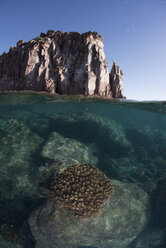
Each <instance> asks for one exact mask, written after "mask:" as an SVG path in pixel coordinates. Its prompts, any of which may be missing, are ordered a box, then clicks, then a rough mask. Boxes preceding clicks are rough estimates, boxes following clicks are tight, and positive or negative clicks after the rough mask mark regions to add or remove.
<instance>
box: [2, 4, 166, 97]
mask: <svg viewBox="0 0 166 248" xmlns="http://www.w3.org/2000/svg"><path fill="white" fill-rule="evenodd" d="M49 29H54V30H55V31H56V30H61V31H64V32H69V31H78V32H80V33H83V32H87V31H89V30H90V31H97V32H98V33H99V34H101V35H102V36H103V38H104V46H105V53H106V57H107V61H108V63H109V69H110V68H111V66H112V62H113V60H115V61H116V63H117V64H118V65H119V66H120V68H121V69H122V70H123V73H124V81H123V86H124V91H125V95H126V96H127V98H129V99H135V100H166V0H28V1H25V0H0V36H1V38H0V54H1V53H2V52H4V51H5V52H7V51H8V50H9V47H10V46H15V45H16V43H17V41H18V40H21V39H23V40H25V41H28V40H30V39H32V38H34V37H37V36H38V35H39V34H40V33H41V32H46V31H47V30H49Z"/></svg>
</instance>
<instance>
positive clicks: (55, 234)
mask: <svg viewBox="0 0 166 248" xmlns="http://www.w3.org/2000/svg"><path fill="white" fill-rule="evenodd" d="M111 183H112V184H113V186H114V194H113V195H111V196H110V198H109V200H108V202H107V203H106V204H105V205H104V207H103V208H102V210H101V212H100V214H99V215H98V216H96V217H90V218H86V219H79V218H77V217H76V216H74V215H72V214H70V212H69V211H68V210H66V209H63V208H60V207H58V205H57V204H56V203H55V201H51V200H48V201H47V202H45V203H44V204H43V205H41V206H40V207H39V208H38V209H36V210H35V211H34V212H33V213H32V214H31V216H30V218H29V224H30V227H31V230H32V234H33V236H34V238H35V240H36V248H45V247H47V248H62V247H63V248H77V247H79V246H92V247H96V248H103V247H105V248H110V247H111V248H126V247H127V246H128V245H129V244H130V243H131V242H132V241H133V240H134V239H135V238H136V236H137V235H138V234H139V233H140V232H141V231H142V230H143V229H144V228H145V226H146V225H147V223H148V221H149V218H150V204H149V197H148V195H147V194H146V193H145V192H144V191H143V190H142V189H141V188H139V187H137V186H135V185H134V184H129V183H123V182H120V181H116V180H111Z"/></svg>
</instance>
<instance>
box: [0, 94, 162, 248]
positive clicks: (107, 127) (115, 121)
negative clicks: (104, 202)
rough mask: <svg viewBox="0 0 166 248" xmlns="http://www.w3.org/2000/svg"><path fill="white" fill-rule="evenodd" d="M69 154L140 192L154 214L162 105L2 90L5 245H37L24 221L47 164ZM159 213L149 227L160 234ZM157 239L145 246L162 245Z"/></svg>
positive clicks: (0, 217) (0, 176) (38, 200)
mask: <svg viewBox="0 0 166 248" xmlns="http://www.w3.org/2000/svg"><path fill="white" fill-rule="evenodd" d="M73 140H74V141H73ZM69 158H70V161H69V162H68V159H69ZM74 159H75V161H78V163H79V162H80V163H81V162H82V163H85V162H86V163H90V164H92V165H94V166H96V167H97V168H99V169H100V170H101V171H103V172H104V173H105V174H106V175H107V176H108V177H109V178H110V179H116V180H119V181H123V182H130V183H134V184H135V185H138V186H139V187H141V188H142V189H144V190H145V191H146V192H147V194H148V195H149V197H150V199H151V202H152V212H153V208H155V206H153V205H155V204H154V202H155V192H156V188H157V185H158V183H159V182H160V181H161V180H163V179H164V178H165V177H166V103H165V102H147V103H143V102H127V101H108V100H101V99H97V98H96V99H92V98H89V99H86V98H77V97H74V98H70V97H56V96H50V95H44V94H43V95H42V94H35V93H24V94H23V93H1V94H0V225H1V230H0V232H1V233H0V235H1V236H2V237H1V238H0V242H1V243H2V245H1V246H2V247H29V248H31V247H35V246H34V245H35V241H34V239H33V237H32V233H31V231H30V227H29V224H28V221H27V220H28V217H29V215H30V214H31V212H33V210H34V209H36V208H37V207H38V206H40V205H41V204H42V203H43V202H44V201H45V199H46V192H45V188H46V184H47V182H46V181H47V180H48V178H49V175H50V174H49V173H50V171H49V169H50V165H51V164H52V163H53V162H54V161H60V160H61V165H62V167H63V166H66V163H70V162H71V160H72V161H73V163H74ZM163 204H165V206H166V203H164V202H162V205H163ZM159 217H160V218H158V219H157V218H156V216H155V214H154V215H153V214H152V217H151V227H153V228H157V230H158V229H159V230H161V231H162V232H163V235H165V228H166V225H165V221H166V219H164V218H165V216H162V215H161V216H159ZM151 227H150V228H151ZM161 239H162V241H161V242H158V244H156V246H153V244H151V246H150V245H149V246H145V247H149V248H150V247H158V248H159V247H166V246H165V244H164V241H163V240H164V239H165V238H163V237H162V238H161ZM160 243H161V244H160ZM11 244H13V246H12V245H11ZM10 245H11V246H10ZM19 245H20V246H19ZM1 246H0V247H1ZM87 247H90V246H87ZM130 247H133V248H134V247H135V248H136V247H141V246H136V244H134V243H133V244H131V246H130ZM142 247H144V246H142ZM48 248H49V247H48Z"/></svg>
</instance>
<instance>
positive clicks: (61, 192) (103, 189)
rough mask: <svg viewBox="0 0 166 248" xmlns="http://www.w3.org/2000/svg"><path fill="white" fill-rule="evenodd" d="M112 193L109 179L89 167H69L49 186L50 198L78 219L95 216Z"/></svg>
mask: <svg viewBox="0 0 166 248" xmlns="http://www.w3.org/2000/svg"><path fill="white" fill-rule="evenodd" d="M112 193H113V185H112V184H111V182H110V180H109V178H107V177H106V176H105V175H104V174H103V173H102V172H101V171H99V170H98V169H96V168H94V167H92V166H90V165H72V166H70V167H69V168H68V169H66V170H64V171H62V172H61V173H59V174H57V175H56V176H55V178H54V181H53V182H52V184H51V186H50V198H51V199H52V200H56V201H57V203H58V205H59V207H61V208H64V209H67V210H69V211H70V212H72V213H73V214H74V215H75V216H76V217H78V218H79V219H84V218H87V217H94V216H97V215H98V213H99V211H100V210H101V208H102V207H103V206H104V204H105V202H107V200H108V198H109V196H110V195H111V194H112Z"/></svg>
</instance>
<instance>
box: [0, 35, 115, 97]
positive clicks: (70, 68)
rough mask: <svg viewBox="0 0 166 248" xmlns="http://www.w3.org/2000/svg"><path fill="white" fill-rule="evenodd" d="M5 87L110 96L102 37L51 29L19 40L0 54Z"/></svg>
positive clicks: (1, 85)
mask: <svg viewBox="0 0 166 248" xmlns="http://www.w3.org/2000/svg"><path fill="white" fill-rule="evenodd" d="M5 90H35V91H46V92H50V93H59V94H82V95H93V94H97V95H100V96H109V97H111V91H110V84H109V73H108V64H107V61H106V57H105V53H104V45H103V38H102V37H101V36H100V35H99V34H98V33H96V32H87V33H83V34H80V33H76V32H71V33H63V32H61V31H57V32H54V31H53V30H50V31H48V32H47V34H44V33H41V34H40V36H39V37H37V38H35V39H32V40H30V41H28V42H24V41H23V40H21V41H19V42H18V43H17V47H11V48H10V50H9V52H8V53H5V54H3V55H2V56H0V91H5Z"/></svg>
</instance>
